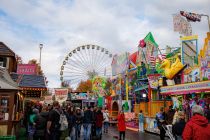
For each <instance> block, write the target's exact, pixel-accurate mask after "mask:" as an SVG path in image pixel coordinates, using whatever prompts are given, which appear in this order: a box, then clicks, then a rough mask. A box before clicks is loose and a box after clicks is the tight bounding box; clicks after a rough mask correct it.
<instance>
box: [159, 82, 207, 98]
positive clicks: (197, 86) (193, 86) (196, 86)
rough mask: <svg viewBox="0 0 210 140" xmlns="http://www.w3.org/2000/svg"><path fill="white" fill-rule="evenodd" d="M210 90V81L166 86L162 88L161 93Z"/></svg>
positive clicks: (186, 92)
mask: <svg viewBox="0 0 210 140" xmlns="http://www.w3.org/2000/svg"><path fill="white" fill-rule="evenodd" d="M208 90H210V81H203V82H195V83H189V84H181V85H176V86H166V87H161V88H160V93H161V94H175V95H179V94H189V93H195V92H203V91H208Z"/></svg>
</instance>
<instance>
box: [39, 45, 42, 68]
mask: <svg viewBox="0 0 210 140" xmlns="http://www.w3.org/2000/svg"><path fill="white" fill-rule="evenodd" d="M39 48H40V54H39V64H40V66H41V60H42V48H43V44H39Z"/></svg>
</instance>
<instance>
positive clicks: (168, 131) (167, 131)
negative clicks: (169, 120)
mask: <svg viewBox="0 0 210 140" xmlns="http://www.w3.org/2000/svg"><path fill="white" fill-rule="evenodd" d="M162 127H163V129H164V130H165V131H166V134H167V135H168V136H169V138H170V140H175V137H174V135H173V134H172V125H162Z"/></svg>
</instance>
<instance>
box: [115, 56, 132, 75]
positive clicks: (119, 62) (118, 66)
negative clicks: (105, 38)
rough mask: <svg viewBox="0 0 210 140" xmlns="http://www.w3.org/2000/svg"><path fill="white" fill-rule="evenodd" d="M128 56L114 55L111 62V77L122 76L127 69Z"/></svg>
mask: <svg viewBox="0 0 210 140" xmlns="http://www.w3.org/2000/svg"><path fill="white" fill-rule="evenodd" d="M128 56H129V54H128V53H127V52H126V53H123V54H121V55H115V56H114V57H113V60H112V75H113V76H114V75H117V74H122V73H124V72H125V71H126V70H127V69H128V67H129V60H128Z"/></svg>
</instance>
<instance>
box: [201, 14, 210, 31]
mask: <svg viewBox="0 0 210 140" xmlns="http://www.w3.org/2000/svg"><path fill="white" fill-rule="evenodd" d="M200 15H201V16H205V17H207V20H208V25H209V32H210V20H209V15H205V14H200Z"/></svg>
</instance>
